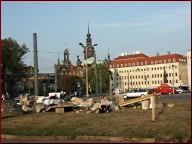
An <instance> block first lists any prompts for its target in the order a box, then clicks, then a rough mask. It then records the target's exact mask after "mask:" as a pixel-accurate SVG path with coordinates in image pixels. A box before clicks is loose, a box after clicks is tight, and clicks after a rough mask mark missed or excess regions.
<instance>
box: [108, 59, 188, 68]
mask: <svg viewBox="0 0 192 144" xmlns="http://www.w3.org/2000/svg"><path fill="white" fill-rule="evenodd" d="M179 61H181V62H186V60H185V59H179ZM167 62H168V63H171V62H176V59H175V58H173V59H164V60H155V61H151V63H150V64H162V63H167ZM144 64H145V65H147V64H148V63H147V61H145V62H136V63H128V64H127V63H124V64H117V65H116V66H117V67H127V66H139V65H141V66H142V65H144ZM112 67H115V65H110V68H112Z"/></svg>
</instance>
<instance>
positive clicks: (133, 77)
mask: <svg viewBox="0 0 192 144" xmlns="http://www.w3.org/2000/svg"><path fill="white" fill-rule="evenodd" d="M109 68H110V70H111V72H112V73H113V84H112V87H113V89H114V88H117V87H118V88H120V89H121V90H123V91H126V90H131V89H133V88H155V87H157V86H159V85H160V84H162V83H169V84H172V85H173V86H174V87H178V86H179V85H182V84H187V80H188V76H187V59H186V57H184V56H182V55H179V54H167V55H159V54H158V55H156V56H147V55H145V54H143V53H135V54H131V55H127V54H125V55H122V56H119V57H117V58H115V59H114V60H112V61H111V62H110V63H109Z"/></svg>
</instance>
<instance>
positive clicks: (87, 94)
mask: <svg viewBox="0 0 192 144" xmlns="http://www.w3.org/2000/svg"><path fill="white" fill-rule="evenodd" d="M79 45H80V46H81V47H83V48H85V58H86V68H85V69H86V96H87V97H89V93H88V68H87V47H85V46H84V45H83V44H82V43H79Z"/></svg>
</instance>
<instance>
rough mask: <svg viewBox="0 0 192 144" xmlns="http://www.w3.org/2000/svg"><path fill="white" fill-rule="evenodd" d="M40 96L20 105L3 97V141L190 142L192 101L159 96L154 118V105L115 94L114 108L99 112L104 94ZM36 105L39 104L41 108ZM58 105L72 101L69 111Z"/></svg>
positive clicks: (21, 101)
mask: <svg viewBox="0 0 192 144" xmlns="http://www.w3.org/2000/svg"><path fill="white" fill-rule="evenodd" d="M37 100H38V98H36V99H35V98H34V99H33V102H32V100H28V99H26V98H25V100H20V102H19V103H20V105H18V104H17V102H16V101H4V102H3V104H2V109H3V110H2V137H1V138H2V142H6V143H9V142H18V143H28V142H29V143H31V142H33V143H35V142H38V143H46V142H51V143H52V142H53V143H117V142H118V143H138V142H146V143H154V142H162V143H167V142H172V143H174V142H191V139H190V138H191V128H190V125H191V102H189V101H188V102H174V103H170V104H168V103H163V102H161V103H160V102H159V101H158V98H157V99H156V103H157V105H156V106H157V107H156V110H155V116H156V119H155V121H151V109H150V108H148V109H142V105H141V103H136V104H134V105H130V106H125V107H119V106H118V103H117V101H116V99H113V98H112V99H109V101H111V104H112V109H111V111H110V112H109V113H98V109H99V106H100V105H99V104H100V100H101V98H93V99H87V98H82V99H78V98H73V99H71V100H70V101H68V102H66V101H65V102H64V101H63V103H62V102H61V101H58V100H56V101H54V100H52V99H44V100H42V101H41V100H39V102H40V103H37ZM43 102H45V103H48V104H50V105H46V104H43ZM54 102H55V103H57V102H58V104H53V103H54ZM24 105H25V107H24ZM37 105H41V106H40V108H39V109H38V111H37V108H36V107H37ZM58 105H59V106H64V105H68V106H69V105H70V106H69V107H67V109H66V111H64V110H61V111H56V110H55V107H54V106H58ZM94 105H95V107H94ZM23 107H24V108H26V107H27V108H28V109H27V108H26V109H24V108H23ZM52 107H53V109H51V108H52ZM91 109H92V110H91ZM47 110H48V111H47ZM29 139H30V140H29Z"/></svg>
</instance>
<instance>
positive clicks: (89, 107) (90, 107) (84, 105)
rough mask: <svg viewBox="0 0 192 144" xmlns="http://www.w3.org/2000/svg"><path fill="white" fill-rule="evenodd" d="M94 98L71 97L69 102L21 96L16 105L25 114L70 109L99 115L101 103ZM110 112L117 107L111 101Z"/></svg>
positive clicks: (48, 97)
mask: <svg viewBox="0 0 192 144" xmlns="http://www.w3.org/2000/svg"><path fill="white" fill-rule="evenodd" d="M98 101H99V100H98V98H97V101H96V99H95V98H79V97H72V98H71V99H70V100H69V101H66V100H64V99H61V98H59V97H56V96H33V97H29V96H28V95H21V96H20V97H18V103H17V105H19V106H20V107H21V110H22V111H23V112H24V113H26V112H36V113H39V112H46V111H50V110H51V109H52V110H54V111H55V112H58V111H60V113H61V112H64V111H65V110H62V109H65V108H69V107H71V109H72V110H73V111H75V112H76V113H80V112H87V113H99V112H100V109H101V103H100V102H98ZM109 104H110V111H117V110H119V107H118V106H116V104H115V103H114V102H113V101H109Z"/></svg>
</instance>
